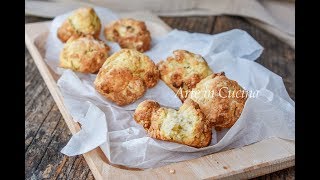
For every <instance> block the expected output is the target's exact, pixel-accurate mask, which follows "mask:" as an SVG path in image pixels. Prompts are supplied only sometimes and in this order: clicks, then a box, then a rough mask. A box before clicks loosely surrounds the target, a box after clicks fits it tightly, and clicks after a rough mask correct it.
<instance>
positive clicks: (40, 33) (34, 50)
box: [25, 15, 295, 179]
mask: <svg viewBox="0 0 320 180" xmlns="http://www.w3.org/2000/svg"><path fill="white" fill-rule="evenodd" d="M144 17H146V18H148V19H144ZM137 18H138V19H141V20H145V21H146V23H147V26H148V29H150V31H151V33H153V34H157V35H163V34H164V33H167V32H168V31H169V30H170V29H169V28H168V26H167V25H165V24H164V23H163V22H160V21H158V20H157V21H152V20H151V19H150V16H143V15H139V17H137ZM50 23H51V22H40V23H30V24H26V25H25V42H26V45H27V48H28V49H29V52H30V54H31V55H32V57H33V59H34V61H35V64H36V65H37V67H38V69H39V71H40V74H41V75H42V77H43V79H44V81H45V83H46V84H47V86H48V89H49V91H50V93H51V95H52V97H53V99H54V100H55V102H56V103H57V106H58V107H59V110H60V112H61V114H62V115H63V117H64V120H65V122H66V123H67V125H68V127H69V129H70V131H71V133H72V134H75V133H77V132H78V131H79V130H80V126H79V124H78V123H76V122H75V121H73V119H72V117H71V115H70V113H69V112H68V110H67V109H66V107H65V105H64V104H63V97H62V95H61V92H60V90H59V88H58V86H57V80H58V78H59V76H58V75H57V74H55V73H54V72H53V71H51V69H50V68H49V67H48V66H47V64H46V62H45V61H44V54H45V49H44V45H45V42H46V38H47V35H48V31H49V26H50ZM83 156H84V158H85V160H86V161H87V163H88V165H89V167H90V169H91V171H92V173H93V175H94V177H95V178H96V179H107V178H115V177H116V178H121V179H151V178H152V179H177V178H178V179H208V178H210V179H211V178H212V179H218V178H225V179H247V178H253V177H257V176H261V175H264V174H268V173H271V172H274V171H278V170H281V169H285V168H288V167H291V166H294V165H295V142H294V141H286V140H282V139H278V138H271V139H266V140H263V141H260V142H258V143H255V144H252V145H248V146H245V147H242V148H236V149H231V150H227V151H223V152H218V153H214V154H211V155H207V156H204V157H201V158H197V159H193V160H188V161H183V162H179V163H172V164H170V165H167V166H163V167H159V168H154V169H147V170H139V169H129V168H126V167H122V166H118V165H112V164H110V163H109V161H108V159H107V158H106V156H105V155H104V154H103V152H102V151H101V149H100V148H96V149H94V150H92V151H90V152H88V153H85V154H84V155H83Z"/></svg>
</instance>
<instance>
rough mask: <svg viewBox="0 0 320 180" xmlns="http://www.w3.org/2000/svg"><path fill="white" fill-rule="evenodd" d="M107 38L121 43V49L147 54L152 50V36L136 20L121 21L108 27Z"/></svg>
mask: <svg viewBox="0 0 320 180" xmlns="http://www.w3.org/2000/svg"><path fill="white" fill-rule="evenodd" d="M104 35H105V38H106V39H107V40H109V41H114V42H117V43H119V45H120V47H121V48H127V49H135V50H137V51H140V52H145V51H147V50H149V49H150V46H151V36H150V32H149V31H148V29H147V27H146V25H145V23H144V22H142V21H138V20H134V19H130V18H129V19H120V20H118V21H115V22H113V23H111V24H110V25H108V26H106V27H105V29H104Z"/></svg>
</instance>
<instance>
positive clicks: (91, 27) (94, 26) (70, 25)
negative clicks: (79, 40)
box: [57, 7, 101, 42]
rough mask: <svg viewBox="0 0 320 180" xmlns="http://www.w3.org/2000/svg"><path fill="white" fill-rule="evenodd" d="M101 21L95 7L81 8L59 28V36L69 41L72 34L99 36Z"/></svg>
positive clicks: (75, 35)
mask: <svg viewBox="0 0 320 180" xmlns="http://www.w3.org/2000/svg"><path fill="white" fill-rule="evenodd" d="M100 30H101V22H100V19H99V17H98V16H97V14H96V13H95V11H94V9H93V8H90V7H88V8H79V9H77V10H75V11H74V12H73V13H72V15H71V16H69V17H68V18H67V19H66V20H65V21H64V22H63V24H62V25H61V26H60V27H59V28H58V33H57V35H58V38H59V39H60V40H61V41H62V42H67V40H68V39H69V38H71V37H72V36H74V37H80V36H82V35H92V36H94V37H95V38H98V37H99V34H100Z"/></svg>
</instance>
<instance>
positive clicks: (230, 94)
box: [188, 72, 247, 130]
mask: <svg viewBox="0 0 320 180" xmlns="http://www.w3.org/2000/svg"><path fill="white" fill-rule="evenodd" d="M188 99H192V100H193V101H195V102H197V103H198V104H199V106H200V109H201V111H202V112H203V113H204V115H205V116H206V119H207V120H208V121H209V123H210V124H211V125H212V126H214V127H215V128H216V129H217V130H219V129H221V128H230V127H231V126H233V124H234V123H235V122H236V121H237V120H238V119H239V117H240V115H241V112H242V110H243V108H244V105H245V102H246V100H247V96H246V94H245V91H244V90H243V89H242V87H241V86H240V85H239V84H238V83H237V82H236V81H233V80H230V79H228V78H227V77H226V76H225V74H224V73H223V72H222V73H217V74H212V75H210V76H208V77H206V78H205V79H203V80H201V81H200V82H199V83H198V84H197V85H196V87H195V88H194V89H193V91H192V92H191V93H190V94H189V95H188Z"/></svg>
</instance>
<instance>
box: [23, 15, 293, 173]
mask: <svg viewBox="0 0 320 180" xmlns="http://www.w3.org/2000/svg"><path fill="white" fill-rule="evenodd" d="M162 19H163V20H164V21H165V22H166V23H168V24H169V25H170V26H171V27H173V28H177V29H183V30H188V31H191V32H203V33H218V32H221V31H225V30H229V29H232V28H239V29H244V30H246V31H247V32H249V33H250V34H251V35H252V36H253V37H254V38H255V39H257V40H258V42H259V43H261V44H262V45H263V46H264V47H265V52H264V53H263V55H262V57H261V58H260V59H259V61H258V62H260V63H261V64H263V65H264V66H265V67H267V68H269V69H270V70H272V71H274V72H276V73H277V74H279V75H281V76H282V77H284V80H285V83H286V84H285V85H286V87H287V89H288V91H289V94H290V96H291V97H292V98H293V99H294V96H295V94H294V91H295V89H294V59H295V57H294V51H293V50H292V49H290V48H288V46H286V45H285V44H283V43H281V42H280V41H279V40H277V39H275V38H274V37H272V36H271V35H269V34H267V33H265V32H264V31H262V30H260V29H257V28H256V27H253V26H251V25H250V24H248V23H247V22H245V21H244V20H243V19H241V18H235V17H227V16H221V17H216V18H213V17H179V18H168V17H163V18H162ZM42 20H46V19H39V18H34V17H32V18H30V17H26V22H35V21H42ZM267 49H268V50H267ZM25 54H26V59H25V71H26V78H25V84H26V85H25V96H26V108H25V115H26V132H25V156H26V160H25V163H26V172H25V175H26V179H93V175H92V173H91V171H90V169H89V168H88V166H87V164H86V162H85V160H84V158H83V157H82V156H75V157H67V156H64V155H63V154H61V153H60V150H61V149H62V147H64V146H65V145H66V143H67V142H68V140H69V139H70V136H71V133H70V131H69V129H68V127H67V126H66V123H65V122H64V120H63V119H62V116H61V113H60V112H59V110H58V108H57V106H56V104H55V102H54V101H53V98H52V97H51V95H50V92H49V91H48V88H47V87H46V85H45V83H44V82H43V80H42V78H41V76H40V74H39V71H38V70H37V68H36V66H35V64H34V62H33V60H32V58H31V57H30V54H29V52H28V51H27V50H26V51H25ZM288 64H289V66H290V67H289V68H288V67H286V66H288ZM286 68H287V69H286ZM281 73H282V74H281ZM286 79H287V80H286ZM257 179H294V167H293V168H289V169H285V170H282V171H279V172H276V173H272V174H269V175H265V176H262V177H259V178H257Z"/></svg>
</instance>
